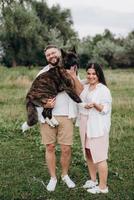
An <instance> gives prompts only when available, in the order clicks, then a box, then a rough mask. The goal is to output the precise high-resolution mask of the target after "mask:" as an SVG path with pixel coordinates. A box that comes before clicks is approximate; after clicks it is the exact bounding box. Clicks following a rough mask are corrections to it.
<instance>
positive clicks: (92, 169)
mask: <svg viewBox="0 0 134 200" xmlns="http://www.w3.org/2000/svg"><path fill="white" fill-rule="evenodd" d="M85 151H86V160H87V165H88V171H89V174H90V177H91V180H92V181H96V173H97V167H96V164H94V163H93V159H92V156H91V152H90V149H85Z"/></svg>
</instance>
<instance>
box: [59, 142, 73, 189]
mask: <svg viewBox="0 0 134 200" xmlns="http://www.w3.org/2000/svg"><path fill="white" fill-rule="evenodd" d="M60 161H61V167H62V175H61V177H62V180H63V181H64V183H66V184H67V186H68V187H69V188H74V187H75V183H74V182H73V181H72V180H71V179H70V177H69V176H68V170H69V166H70V161H71V146H70V145H63V144H62V145H61V160H60Z"/></svg>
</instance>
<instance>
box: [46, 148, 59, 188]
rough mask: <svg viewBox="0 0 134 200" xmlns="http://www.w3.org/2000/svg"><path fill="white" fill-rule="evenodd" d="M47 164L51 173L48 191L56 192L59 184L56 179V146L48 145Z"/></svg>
mask: <svg viewBox="0 0 134 200" xmlns="http://www.w3.org/2000/svg"><path fill="white" fill-rule="evenodd" d="M46 162H47V166H48V170H49V173H50V176H51V178H50V181H49V183H48V185H47V190H48V191H54V190H55V187H56V183H57V178H56V157H55V145H54V144H47V145H46Z"/></svg>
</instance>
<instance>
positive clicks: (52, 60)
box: [45, 48, 61, 66]
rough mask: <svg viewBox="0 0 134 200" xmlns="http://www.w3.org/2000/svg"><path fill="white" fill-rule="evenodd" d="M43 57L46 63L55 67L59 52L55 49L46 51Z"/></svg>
mask: <svg viewBox="0 0 134 200" xmlns="http://www.w3.org/2000/svg"><path fill="white" fill-rule="evenodd" d="M45 56H46V59H47V62H48V63H49V64H51V65H53V66H55V65H57V64H58V62H59V58H60V56H61V52H60V51H59V50H58V49H56V48H50V49H47V50H46V52H45Z"/></svg>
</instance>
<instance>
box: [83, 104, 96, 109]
mask: <svg viewBox="0 0 134 200" xmlns="http://www.w3.org/2000/svg"><path fill="white" fill-rule="evenodd" d="M93 107H94V103H88V104H86V105H85V108H86V109H91V108H93Z"/></svg>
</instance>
